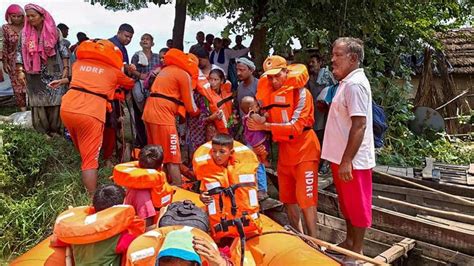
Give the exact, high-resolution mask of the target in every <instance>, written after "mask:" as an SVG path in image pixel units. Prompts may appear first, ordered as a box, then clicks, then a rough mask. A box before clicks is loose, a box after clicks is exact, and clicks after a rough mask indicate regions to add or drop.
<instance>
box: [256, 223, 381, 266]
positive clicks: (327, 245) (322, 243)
mask: <svg viewBox="0 0 474 266" xmlns="http://www.w3.org/2000/svg"><path fill="white" fill-rule="evenodd" d="M285 228H286V229H287V230H291V231H267V232H263V233H262V235H268V234H287V235H292V236H296V237H299V238H302V239H304V240H308V241H311V242H313V243H314V244H316V245H318V246H321V247H325V248H326V249H329V250H333V251H336V252H338V253H341V254H343V255H346V256H349V257H351V258H354V259H358V260H363V261H365V262H369V263H372V264H374V265H381V266H388V265H389V264H387V263H385V262H381V261H377V260H375V259H373V258H370V257H367V256H364V255H362V254H359V253H356V252H354V251H351V250H347V249H345V248H341V247H339V246H337V245H336V244H332V243H329V242H326V241H323V240H320V239H317V238H314V237H311V236H308V235H305V234H302V233H299V232H298V233H295V232H294V231H293V230H295V229H292V228H291V227H290V226H285ZM252 238H253V237H251V238H249V239H248V240H250V239H252Z"/></svg>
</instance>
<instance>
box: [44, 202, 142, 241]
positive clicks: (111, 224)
mask: <svg viewBox="0 0 474 266" xmlns="http://www.w3.org/2000/svg"><path fill="white" fill-rule="evenodd" d="M123 231H128V232H129V233H130V234H132V235H135V236H138V235H140V234H142V233H143V232H145V221H144V220H143V219H139V218H138V217H136V216H135V210H134V209H133V207H132V206H130V205H115V206H112V207H110V208H107V209H105V210H102V211H100V212H97V213H95V212H94V208H93V207H91V206H82V207H76V208H72V209H69V210H67V211H65V212H63V213H61V214H60V215H59V216H58V218H56V223H55V225H54V231H53V234H54V235H55V236H56V237H57V238H58V239H59V240H61V241H62V242H64V243H67V244H74V245H81V244H92V243H96V242H99V241H102V240H105V239H108V238H110V237H112V236H115V235H117V234H119V233H121V232H123Z"/></svg>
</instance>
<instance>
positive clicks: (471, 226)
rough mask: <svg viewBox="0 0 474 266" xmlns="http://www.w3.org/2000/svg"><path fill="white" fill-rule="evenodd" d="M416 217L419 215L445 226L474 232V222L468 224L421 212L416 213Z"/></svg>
mask: <svg viewBox="0 0 474 266" xmlns="http://www.w3.org/2000/svg"><path fill="white" fill-rule="evenodd" d="M416 217H420V218H421V219H425V220H429V221H433V222H436V223H440V224H444V225H447V226H452V227H457V228H460V229H464V230H468V231H471V232H473V233H474V223H473V224H469V223H462V222H456V221H453V220H451V219H445V218H441V217H435V216H431V215H423V214H418V215H417V216H416Z"/></svg>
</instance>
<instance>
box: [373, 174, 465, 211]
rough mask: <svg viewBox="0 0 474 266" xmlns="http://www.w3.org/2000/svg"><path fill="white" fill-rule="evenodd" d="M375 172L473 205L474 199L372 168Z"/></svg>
mask: <svg viewBox="0 0 474 266" xmlns="http://www.w3.org/2000/svg"><path fill="white" fill-rule="evenodd" d="M373 171H374V172H375V173H377V174H379V175H381V176H385V177H388V178H391V179H395V180H398V181H401V182H404V183H406V184H410V185H412V186H415V187H419V188H422V189H425V190H429V191H431V192H435V193H437V194H440V195H443V196H446V197H450V198H452V199H456V200H457V201H459V202H462V203H464V204H466V205H468V206H471V207H474V201H471V200H467V199H464V198H462V197H459V196H456V195H452V194H449V193H446V192H443V191H439V190H437V189H434V188H430V187H427V186H423V185H420V184H417V183H415V182H411V181H408V180H405V179H404V178H401V177H398V176H394V175H391V174H387V173H383V172H379V171H376V170H373Z"/></svg>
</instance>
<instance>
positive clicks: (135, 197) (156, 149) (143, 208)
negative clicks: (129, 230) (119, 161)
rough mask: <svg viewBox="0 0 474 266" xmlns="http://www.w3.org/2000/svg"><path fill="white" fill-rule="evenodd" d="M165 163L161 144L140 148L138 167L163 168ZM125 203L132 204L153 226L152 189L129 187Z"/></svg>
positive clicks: (138, 213) (140, 215) (154, 212)
mask: <svg viewBox="0 0 474 266" xmlns="http://www.w3.org/2000/svg"><path fill="white" fill-rule="evenodd" d="M162 165H163V148H162V147H161V146H160V145H147V146H145V147H143V149H141V150H140V153H139V155H138V167H140V168H146V169H154V170H158V171H160V170H161V167H162ZM125 204H129V205H132V206H133V207H134V208H135V211H136V213H137V215H138V217H140V218H142V219H145V221H146V226H147V227H148V226H151V225H152V224H153V220H154V218H155V216H156V210H155V207H154V205H153V201H152V198H151V190H150V189H127V195H126V197H125Z"/></svg>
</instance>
